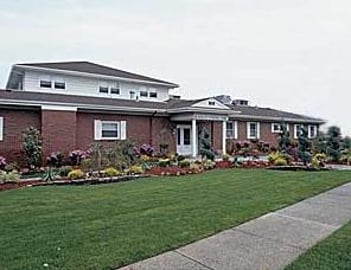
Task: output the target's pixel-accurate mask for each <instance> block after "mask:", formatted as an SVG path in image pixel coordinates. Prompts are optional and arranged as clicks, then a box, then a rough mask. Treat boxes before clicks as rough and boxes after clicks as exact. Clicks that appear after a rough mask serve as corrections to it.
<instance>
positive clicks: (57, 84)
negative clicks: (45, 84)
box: [54, 82, 66, 90]
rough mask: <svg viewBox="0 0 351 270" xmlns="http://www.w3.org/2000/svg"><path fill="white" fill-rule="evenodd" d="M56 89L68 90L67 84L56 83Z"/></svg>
mask: <svg viewBox="0 0 351 270" xmlns="http://www.w3.org/2000/svg"><path fill="white" fill-rule="evenodd" d="M54 87H55V89H62V90H64V89H66V83H64V82H55V83H54Z"/></svg>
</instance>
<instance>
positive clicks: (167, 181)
mask: <svg viewBox="0 0 351 270" xmlns="http://www.w3.org/2000/svg"><path fill="white" fill-rule="evenodd" d="M350 180H351V174H350V172H347V171H319V172H304V171H299V172H285V171H271V170H259V169H255V170H245V169H226V170H213V171H209V172H205V173H203V174H196V175H194V174H191V175H186V176H179V177H166V176H164V177H151V178H147V179H145V180H141V181H129V182H123V183H112V184H106V185H94V186H92V185H83V186H43V187H32V188H24V189H18V190H8V191H5V192H1V193H0V202H1V203H0V224H1V230H2V231H1V234H0V246H1V252H0V269H21V270H22V269H75V270H76V269H112V268H115V267H118V266H122V265H125V264H129V263H132V262H135V261H138V260H141V259H144V258H147V257H150V256H153V255H156V254H158V253H161V252H163V251H166V250H170V249H174V248H176V247H179V246H182V245H185V244H187V243H190V242H192V241H195V240H197V239H201V238H204V237H206V236H209V235H211V234H214V233H216V232H219V231H222V230H224V229H227V228H230V227H233V226H236V225H238V224H240V223H243V222H245V221H247V220H249V219H252V218H255V217H258V216H261V215H263V214H264V213H267V212H269V211H272V210H276V209H278V208H282V207H285V206H287V205H289V204H292V203H294V202H297V201H299V200H302V199H303V198H306V197H309V196H312V195H314V194H317V193H319V192H322V191H325V190H327V189H330V188H332V187H335V186H337V185H341V184H343V183H346V182H348V181H350Z"/></svg>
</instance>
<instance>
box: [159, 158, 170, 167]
mask: <svg viewBox="0 0 351 270" xmlns="http://www.w3.org/2000/svg"><path fill="white" fill-rule="evenodd" d="M170 164H171V161H170V159H169V158H165V159H162V158H161V159H159V160H158V166H160V167H167V166H169V165H170Z"/></svg>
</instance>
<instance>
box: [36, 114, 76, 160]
mask: <svg viewBox="0 0 351 270" xmlns="http://www.w3.org/2000/svg"><path fill="white" fill-rule="evenodd" d="M76 129H77V119H76V112H72V111H51V110H43V111H42V113H41V135H42V138H43V160H44V159H45V158H46V157H47V156H48V155H49V154H50V153H52V152H57V151H60V152H62V153H64V154H65V156H67V154H68V153H69V152H70V151H72V150H74V149H75V148H76Z"/></svg>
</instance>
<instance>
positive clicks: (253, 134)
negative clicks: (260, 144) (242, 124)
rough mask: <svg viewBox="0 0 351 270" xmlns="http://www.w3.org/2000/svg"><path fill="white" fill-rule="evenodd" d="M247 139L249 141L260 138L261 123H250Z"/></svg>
mask: <svg viewBox="0 0 351 270" xmlns="http://www.w3.org/2000/svg"><path fill="white" fill-rule="evenodd" d="M247 138H248V139H259V138H260V123H259V122H248V123H247Z"/></svg>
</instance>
